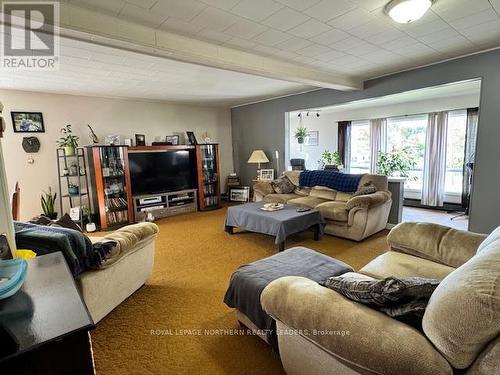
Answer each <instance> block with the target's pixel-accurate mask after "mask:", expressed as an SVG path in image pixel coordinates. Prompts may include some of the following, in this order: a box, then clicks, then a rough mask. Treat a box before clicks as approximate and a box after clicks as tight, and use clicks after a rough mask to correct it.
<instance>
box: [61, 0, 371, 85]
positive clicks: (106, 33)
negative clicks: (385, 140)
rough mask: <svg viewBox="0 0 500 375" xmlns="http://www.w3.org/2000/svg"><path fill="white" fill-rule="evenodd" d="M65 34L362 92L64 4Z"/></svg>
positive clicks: (343, 81) (318, 74) (324, 75)
mask: <svg viewBox="0 0 500 375" xmlns="http://www.w3.org/2000/svg"><path fill="white" fill-rule="evenodd" d="M60 25H61V27H60V35H61V36H62V37H68V38H74V39H79V40H83V41H88V42H91V43H98V44H101V45H105V46H109V47H114V48H120V49H126V50H130V51H134V52H139V53H145V54H149V55H154V56H159V57H165V58H169V59H173V60H178V61H182V62H187V63H193V64H198V65H205V66H209V67H213V68H219V69H225V70H231V71H235V72H240V73H247V74H253V75H258V76H262V77H267V78H274V79H279V80H284V81H289V82H296V83H300V84H305V85H311V86H316V87H323V88H330V89H336V90H344V91H348V90H360V89H362V88H363V84H362V81H361V80H360V79H356V78H354V77H350V76H348V75H344V74H333V73H330V72H326V71H324V70H321V69H314V68H310V67H306V66H302V65H299V64H295V63H290V62H286V61H283V60H279V59H275V58H271V57H266V56H260V55H256V54H253V53H247V52H244V51H241V50H237V49H234V48H229V47H225V46H220V45H217V44H213V43H209V42H205V41H201V40H198V39H194V38H192V37H186V36H182V35H178V34H173V33H170V32H166V31H163V30H159V29H152V28H148V27H145V26H141V25H139V24H135V23H131V22H128V21H125V20H122V19H119V18H117V17H113V16H109V15H106V14H102V13H97V12H95V11H92V10H89V9H83V8H79V7H76V6H74V5H70V4H67V3H61V17H60Z"/></svg>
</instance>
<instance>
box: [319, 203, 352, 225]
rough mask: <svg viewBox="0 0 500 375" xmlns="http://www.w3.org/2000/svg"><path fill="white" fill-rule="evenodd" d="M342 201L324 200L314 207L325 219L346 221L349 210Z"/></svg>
mask: <svg viewBox="0 0 500 375" xmlns="http://www.w3.org/2000/svg"><path fill="white" fill-rule="evenodd" d="M345 205H346V204H345V203H344V202H337V201H335V202H325V203H321V204H319V205H317V206H316V209H317V210H318V211H319V212H320V213H321V216H323V217H324V218H325V219H327V220H335V221H347V220H348V219H349V211H347V210H346V208H345Z"/></svg>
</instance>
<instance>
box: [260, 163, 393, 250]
mask: <svg viewBox="0 0 500 375" xmlns="http://www.w3.org/2000/svg"><path fill="white" fill-rule="evenodd" d="M300 173H301V172H300V171H288V172H285V173H284V174H285V176H286V177H288V178H289V179H290V181H291V182H292V183H293V184H294V185H295V187H296V189H295V191H294V193H291V194H276V193H275V192H274V190H273V187H272V186H271V183H270V182H259V183H257V184H255V185H254V187H253V190H254V200H255V201H256V202H258V201H262V200H263V201H265V202H270V203H286V204H291V205H295V206H298V207H308V208H315V209H317V210H318V211H320V212H321V214H322V216H323V217H324V218H325V220H326V226H325V233H327V234H331V235H334V236H338V237H343V238H348V239H351V240H355V241H361V240H363V239H364V238H366V237H368V236H371V235H372V234H375V233H377V232H379V231H381V230H383V229H385V228H386V226H387V219H388V217H389V212H390V210H391V205H392V199H391V192H390V191H389V190H388V181H387V177H386V176H378V175H370V174H366V175H364V176H363V177H362V178H361V180H360V182H359V186H362V185H364V184H365V183H367V182H372V183H373V184H374V185H375V186H376V187H377V192H376V193H373V194H369V195H363V196H356V197H353V196H352V194H348V193H344V192H337V191H335V190H332V189H328V188H326V187H322V186H316V187H313V188H311V189H306V188H300V187H299V176H300Z"/></svg>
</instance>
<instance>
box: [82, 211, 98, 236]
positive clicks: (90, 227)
mask: <svg viewBox="0 0 500 375" xmlns="http://www.w3.org/2000/svg"><path fill="white" fill-rule="evenodd" d="M82 211H83V214H84V215H85V216H87V220H88V222H87V224H86V225H85V230H86V231H87V232H89V233H92V232H95V231H96V230H97V226H96V225H95V223H94V222H93V221H92V213H91V212H90V209H89V208H88V207H87V206H83V208H82Z"/></svg>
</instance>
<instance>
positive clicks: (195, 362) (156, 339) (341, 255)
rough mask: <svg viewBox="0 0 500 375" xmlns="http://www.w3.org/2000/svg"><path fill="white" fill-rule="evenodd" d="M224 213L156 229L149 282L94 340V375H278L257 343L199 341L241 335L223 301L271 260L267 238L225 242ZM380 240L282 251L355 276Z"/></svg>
mask: <svg viewBox="0 0 500 375" xmlns="http://www.w3.org/2000/svg"><path fill="white" fill-rule="evenodd" d="M225 211H226V209H221V210H217V211H211V212H203V213H194V214H189V215H183V216H177V217H172V218H167V219H163V220H160V221H158V222H157V224H158V225H159V227H160V235H159V237H158V241H157V244H156V258H155V267H154V272H153V276H152V277H151V279H150V280H149V282H148V283H147V284H146V285H145V286H144V287H142V288H141V289H139V290H138V291H137V292H136V293H135V294H133V295H132V296H131V297H130V298H128V299H127V300H126V301H125V302H124V303H123V304H121V305H120V306H119V307H118V308H116V309H115V310H114V311H113V312H111V314H109V315H108V316H107V317H106V318H104V319H103V320H102V321H101V322H100V323H99V324H98V325H97V328H96V329H95V330H94V331H93V332H92V342H93V348H94V356H95V362H96V368H97V373H98V374H102V375H107V374H117V375H118V374H120V375H123V374H281V373H283V368H282V366H281V363H280V360H279V357H278V356H277V355H275V354H273V353H272V352H271V350H270V349H269V347H268V346H267V345H266V344H265V343H264V342H263V341H262V340H260V339H259V338H257V337H254V336H230V335H217V332H216V331H210V332H212V333H214V334H213V335H205V334H203V335H197V334H198V332H199V331H198V330H202V332H204V331H205V330H217V329H218V330H228V329H238V328H239V326H238V324H237V321H236V319H235V314H234V311H233V310H232V309H230V308H228V307H227V306H226V305H225V304H224V303H223V301H222V300H223V297H224V293H225V291H226V288H227V285H228V281H229V278H230V276H231V273H232V272H233V271H234V270H235V269H236V268H237V267H238V266H240V265H241V264H245V263H248V262H252V261H255V260H257V259H261V258H264V257H267V256H270V255H273V254H275V253H276V246H275V245H274V239H273V238H271V237H268V236H265V235H261V234H254V233H239V234H235V235H233V236H230V235H228V234H226V233H225V232H224V231H223V224H224V215H225ZM385 236H386V233H383V232H382V233H380V234H378V235H376V236H374V237H372V238H370V239H368V240H365V241H363V242H362V243H356V242H352V241H348V240H343V239H340V238H336V237H332V236H324V237H323V239H322V240H321V241H319V242H315V241H313V239H312V233H311V232H309V233H303V234H300V235H296V236H294V237H292V238H291V239H290V241H289V242H288V243H287V247H290V246H296V245H301V246H306V247H309V248H312V249H315V250H318V251H320V252H322V253H325V254H327V255H330V256H333V257H335V258H338V259H341V260H343V261H344V262H346V263H348V264H350V265H352V266H353V267H354V268H355V269H358V268H360V267H362V266H363V265H364V264H366V263H368V262H369V261H370V260H371V259H373V258H374V257H375V256H377V255H379V254H381V253H382V252H384V251H385V249H386V243H385ZM152 330H163V331H162V332H163V334H162V335H157V334H152V333H151V331H152ZM169 330H171V331H169ZM169 333H171V334H169ZM182 334H185V335H182Z"/></svg>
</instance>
